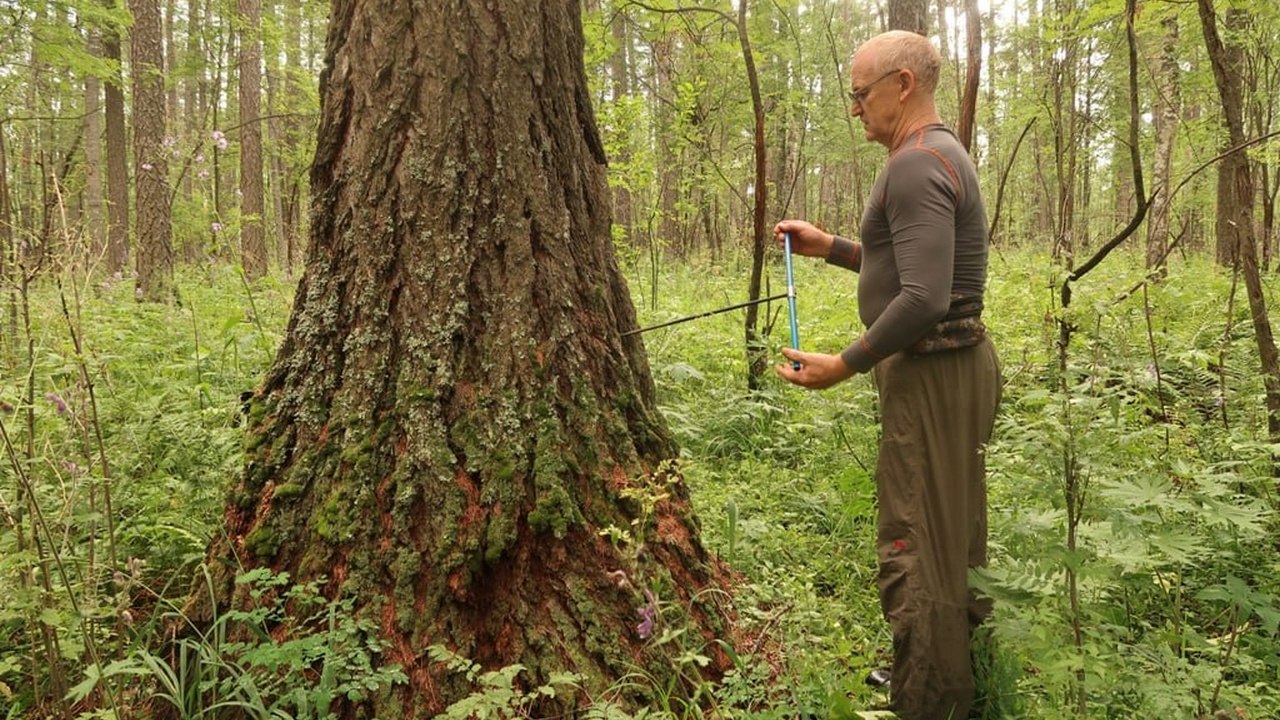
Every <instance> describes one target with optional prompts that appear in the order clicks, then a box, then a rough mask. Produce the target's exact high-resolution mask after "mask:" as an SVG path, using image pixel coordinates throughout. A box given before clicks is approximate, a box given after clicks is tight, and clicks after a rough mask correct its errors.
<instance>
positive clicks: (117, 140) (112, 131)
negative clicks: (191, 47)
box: [102, 0, 129, 275]
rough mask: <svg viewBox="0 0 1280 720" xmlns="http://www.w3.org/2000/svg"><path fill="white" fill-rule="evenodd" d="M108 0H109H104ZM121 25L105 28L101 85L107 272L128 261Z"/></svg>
mask: <svg viewBox="0 0 1280 720" xmlns="http://www.w3.org/2000/svg"><path fill="white" fill-rule="evenodd" d="M104 1H106V2H109V0H104ZM120 37H121V34H120V26H119V25H118V24H117V23H114V22H110V23H108V24H107V25H106V27H104V28H103V30H102V51H103V56H104V57H105V58H106V61H107V63H108V64H109V67H110V74H109V75H107V77H106V81H105V82H104V83H103V85H102V94H103V105H102V108H103V127H104V129H105V132H106V158H107V244H106V263H105V269H106V271H107V274H109V275H111V274H115V273H118V272H121V271H123V270H124V269H125V268H126V267H128V265H129V160H128V157H127V156H128V153H129V139H128V135H127V134H126V132H125V116H124V82H125V81H124V73H123V71H122V69H121V62H120V61H121V39H120Z"/></svg>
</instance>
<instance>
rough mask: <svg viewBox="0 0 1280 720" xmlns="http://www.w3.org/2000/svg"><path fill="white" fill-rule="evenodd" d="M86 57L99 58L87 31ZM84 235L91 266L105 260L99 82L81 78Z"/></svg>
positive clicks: (93, 36) (95, 40)
mask: <svg viewBox="0 0 1280 720" xmlns="http://www.w3.org/2000/svg"><path fill="white" fill-rule="evenodd" d="M89 53H90V54H92V55H101V54H102V43H101V42H100V41H99V39H98V35H97V33H96V31H92V30H91V31H90V36H89ZM82 127H83V132H84V234H85V249H86V251H87V252H88V254H89V255H90V260H91V262H96V261H98V260H99V259H101V258H104V257H105V256H106V250H107V232H106V230H107V228H106V222H105V218H104V216H103V212H102V211H103V207H102V202H103V201H102V81H101V80H100V79H99V78H98V77H97V76H96V75H86V76H85V78H84V121H83V125H82Z"/></svg>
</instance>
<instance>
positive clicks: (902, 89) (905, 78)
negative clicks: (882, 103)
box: [897, 68, 916, 100]
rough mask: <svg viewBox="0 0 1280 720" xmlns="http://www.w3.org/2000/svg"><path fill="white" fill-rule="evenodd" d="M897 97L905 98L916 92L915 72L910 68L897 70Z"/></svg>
mask: <svg viewBox="0 0 1280 720" xmlns="http://www.w3.org/2000/svg"><path fill="white" fill-rule="evenodd" d="M897 80H898V83H899V84H898V99H899V100H906V99H907V98H909V97H911V96H912V95H914V94H915V93H916V74H915V73H914V72H913V71H912V70H911V68H902V69H901V70H899V71H898V77H897Z"/></svg>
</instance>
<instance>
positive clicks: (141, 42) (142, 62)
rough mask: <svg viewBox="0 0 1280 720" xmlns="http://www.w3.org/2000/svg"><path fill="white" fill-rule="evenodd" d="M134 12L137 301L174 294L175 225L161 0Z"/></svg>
mask: <svg viewBox="0 0 1280 720" xmlns="http://www.w3.org/2000/svg"><path fill="white" fill-rule="evenodd" d="M129 10H130V12H132V13H133V33H132V35H131V37H130V41H131V42H130V46H131V48H132V53H131V60H132V69H133V71H132V74H133V127H134V130H133V161H134V175H135V179H134V182H135V187H134V193H135V196H136V204H137V208H136V213H135V219H136V222H137V228H136V236H137V241H138V252H137V265H136V268H137V277H136V279H135V286H136V287H137V290H138V294H139V297H140V299H143V300H148V301H151V302H168V301H169V300H171V299H172V298H173V290H174V285H173V229H172V225H171V215H170V205H169V202H170V201H169V162H168V157H167V155H168V149H167V148H166V147H165V146H164V137H165V92H164V48H163V45H164V42H163V34H162V33H163V31H162V27H161V19H160V2H159V0H129Z"/></svg>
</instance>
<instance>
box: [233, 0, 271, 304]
mask: <svg viewBox="0 0 1280 720" xmlns="http://www.w3.org/2000/svg"><path fill="white" fill-rule="evenodd" d="M238 8H239V13H240V67H239V75H240V256H241V262H242V263H243V264H244V274H245V276H246V277H247V278H249V279H250V280H255V279H257V278H260V277H262V276H263V275H266V274H267V239H266V234H265V232H264V227H265V223H264V222H263V216H262V212H263V209H264V202H263V192H262V123H261V121H260V116H261V114H262V68H261V66H262V35H261V32H260V29H261V27H262V11H261V5H260V4H259V0H239V4H238Z"/></svg>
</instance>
